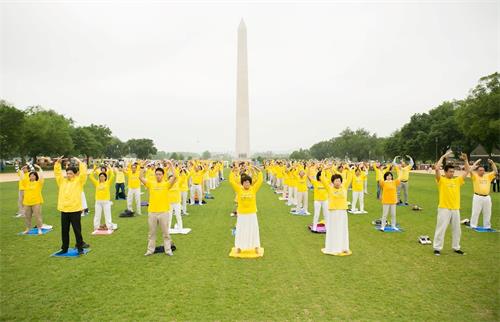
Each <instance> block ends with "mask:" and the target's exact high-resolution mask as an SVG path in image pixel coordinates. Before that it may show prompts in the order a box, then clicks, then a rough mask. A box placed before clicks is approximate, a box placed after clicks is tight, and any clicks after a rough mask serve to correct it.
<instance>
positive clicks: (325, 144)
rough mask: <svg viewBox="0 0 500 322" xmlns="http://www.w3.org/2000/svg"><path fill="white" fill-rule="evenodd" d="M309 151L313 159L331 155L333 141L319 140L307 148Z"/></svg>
mask: <svg viewBox="0 0 500 322" xmlns="http://www.w3.org/2000/svg"><path fill="white" fill-rule="evenodd" d="M309 153H310V154H311V156H312V157H313V158H315V159H318V160H322V159H326V158H329V157H331V156H333V142H332V141H331V140H329V141H321V142H318V143H316V144H314V145H313V146H311V147H310V148H309Z"/></svg>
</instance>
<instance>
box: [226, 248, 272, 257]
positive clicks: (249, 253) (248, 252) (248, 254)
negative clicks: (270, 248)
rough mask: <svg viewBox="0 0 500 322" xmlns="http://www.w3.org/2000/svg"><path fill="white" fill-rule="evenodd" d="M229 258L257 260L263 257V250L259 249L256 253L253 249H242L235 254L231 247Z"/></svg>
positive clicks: (234, 249)
mask: <svg viewBox="0 0 500 322" xmlns="http://www.w3.org/2000/svg"><path fill="white" fill-rule="evenodd" d="M229 256H230V257H235V258H259V257H262V256H264V248H262V247H260V248H259V252H258V253H256V252H255V249H254V248H252V249H242V250H241V252H239V253H237V252H236V248H235V247H233V248H232V249H231V252H230V253H229Z"/></svg>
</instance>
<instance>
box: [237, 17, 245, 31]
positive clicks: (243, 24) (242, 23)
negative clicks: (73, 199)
mask: <svg viewBox="0 0 500 322" xmlns="http://www.w3.org/2000/svg"><path fill="white" fill-rule="evenodd" d="M238 28H239V29H243V28H246V25H245V20H243V18H241V20H240V25H239V26H238Z"/></svg>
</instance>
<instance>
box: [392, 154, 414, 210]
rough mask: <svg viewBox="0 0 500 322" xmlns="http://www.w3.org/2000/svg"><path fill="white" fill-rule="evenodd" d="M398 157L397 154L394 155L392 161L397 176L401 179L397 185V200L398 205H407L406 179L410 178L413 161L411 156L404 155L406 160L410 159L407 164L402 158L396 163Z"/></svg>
mask: <svg viewBox="0 0 500 322" xmlns="http://www.w3.org/2000/svg"><path fill="white" fill-rule="evenodd" d="M398 157H399V156H396V157H395V158H394V162H393V164H394V166H395V167H396V171H397V173H398V178H399V179H400V181H401V183H400V184H399V186H398V201H399V204H400V205H406V206H408V181H409V180H410V171H411V169H412V168H413V165H414V164H415V163H414V162H413V159H412V157H411V156H409V155H406V157H407V158H408V160H410V163H409V164H408V165H407V164H406V162H405V161H404V160H401V163H400V164H397V158H398ZM403 195H404V198H403ZM403 200H404V201H403Z"/></svg>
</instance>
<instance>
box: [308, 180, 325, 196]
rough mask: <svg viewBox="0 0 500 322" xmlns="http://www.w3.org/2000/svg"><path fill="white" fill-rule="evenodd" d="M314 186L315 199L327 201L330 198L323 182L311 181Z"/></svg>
mask: <svg viewBox="0 0 500 322" xmlns="http://www.w3.org/2000/svg"><path fill="white" fill-rule="evenodd" d="M311 183H312V185H313V187H314V193H313V195H314V201H325V200H327V199H328V191H327V190H326V189H325V187H324V186H323V184H322V183H321V182H319V181H318V180H312V181H311Z"/></svg>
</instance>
